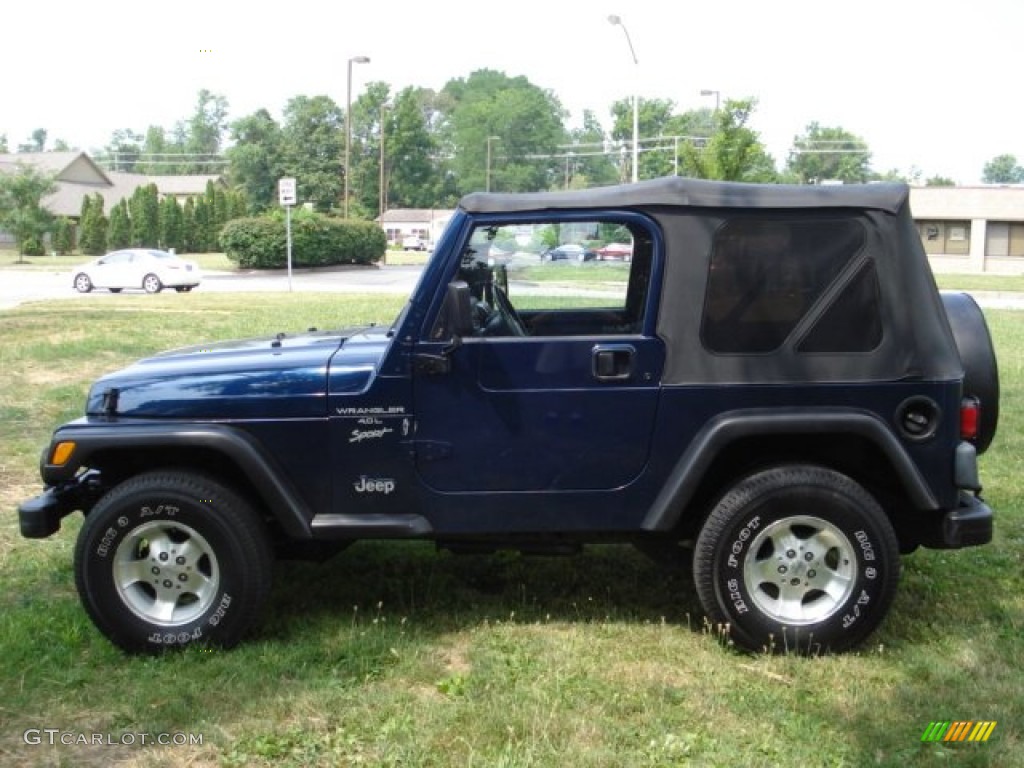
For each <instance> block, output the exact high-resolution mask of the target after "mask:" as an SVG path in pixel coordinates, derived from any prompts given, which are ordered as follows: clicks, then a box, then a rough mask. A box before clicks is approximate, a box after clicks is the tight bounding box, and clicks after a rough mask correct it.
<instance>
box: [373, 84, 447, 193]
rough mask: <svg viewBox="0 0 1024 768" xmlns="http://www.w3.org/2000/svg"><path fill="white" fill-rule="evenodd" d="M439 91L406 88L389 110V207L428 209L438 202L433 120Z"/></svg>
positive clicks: (386, 185)
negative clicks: (432, 129)
mask: <svg viewBox="0 0 1024 768" xmlns="http://www.w3.org/2000/svg"><path fill="white" fill-rule="evenodd" d="M436 103H437V94H436V93H435V92H434V91H432V90H428V89H425V88H412V87H409V88H404V89H403V90H401V91H399V92H398V93H397V94H395V99H394V104H393V106H392V108H391V109H390V110H389V111H388V112H386V121H385V122H386V128H385V130H386V134H385V138H384V145H385V146H384V173H385V179H384V189H385V193H386V194H385V196H384V199H385V203H386V204H388V205H387V206H386V207H396V208H429V207H431V206H433V205H435V204H436V201H437V199H438V198H437V196H438V191H439V185H438V178H439V173H438V164H437V161H436V159H435V158H436V155H437V140H436V138H435V136H434V134H433V133H432V131H431V128H430V126H431V122H432V121H433V120H434V119H435V118H436V116H437V109H436Z"/></svg>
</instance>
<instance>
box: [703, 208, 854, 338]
mask: <svg viewBox="0 0 1024 768" xmlns="http://www.w3.org/2000/svg"><path fill="white" fill-rule="evenodd" d="M864 243H865V232H864V227H863V225H862V224H861V222H860V221H858V220H857V219H855V218H853V217H844V218H832V217H829V218H822V219H810V220H808V219H807V218H803V219H799V220H798V219H786V218H764V217H749V218H748V217H737V218H734V219H731V220H729V221H728V222H726V223H725V224H724V225H723V226H722V227H721V228H720V229H719V230H718V232H717V233H716V235H715V238H714V242H713V243H712V253H711V261H710V274H709V277H708V289H707V295H706V298H705V304H704V317H703V320H702V323H701V340H702V342H703V344H704V346H705V347H706V348H707V349H708V350H709V351H711V352H717V353H721V354H757V353H765V352H771V351H773V350H775V349H778V348H779V347H780V346H782V344H783V343H784V342H785V341H786V339H787V338H788V337H789V336H790V334H791V333H792V332H793V330H794V328H796V326H797V325H798V324H799V323H800V321H801V319H803V317H804V316H805V315H806V314H807V312H808V311H809V310H810V309H811V307H812V306H813V305H814V303H815V302H816V301H817V300H818V299H819V298H820V297H821V295H822V294H823V293H824V291H825V290H826V289H827V288H828V286H829V285H830V284H831V283H832V282H833V281H834V280H835V279H836V277H837V276H838V275H839V274H840V272H842V270H843V268H844V267H846V265H847V264H849V263H850V261H851V260H853V259H854V258H856V257H857V255H858V254H859V253H860V251H861V250H862V249H863V247H864Z"/></svg>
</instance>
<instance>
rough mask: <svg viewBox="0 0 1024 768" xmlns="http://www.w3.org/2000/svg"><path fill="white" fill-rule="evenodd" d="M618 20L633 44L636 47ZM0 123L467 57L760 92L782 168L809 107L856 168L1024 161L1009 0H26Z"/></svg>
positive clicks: (1020, 23)
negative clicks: (843, 143) (847, 145)
mask: <svg viewBox="0 0 1024 768" xmlns="http://www.w3.org/2000/svg"><path fill="white" fill-rule="evenodd" d="M610 14H617V15H619V16H620V17H621V19H622V22H623V24H624V25H625V28H626V29H627V30H628V32H629V36H630V38H631V40H632V43H633V47H634V49H635V51H636V55H637V58H638V60H639V63H638V64H634V63H633V59H632V57H631V55H630V51H629V46H628V45H627V42H626V38H625V36H624V35H623V32H622V29H621V28H620V27H617V26H613V25H612V24H610V23H609V21H608V16H609V15H610ZM0 29H2V30H4V34H3V35H2V36H0V37H2V42H0V73H3V75H2V83H3V84H2V86H0V134H6V135H7V141H8V145H9V146H10V148H11V149H12V150H13V149H14V148H15V147H16V146H17V145H18V144H20V143H25V142H27V141H28V140H29V135H30V134H31V132H32V131H33V130H35V129H36V128H45V129H46V130H47V132H48V138H49V141H50V142H51V144H52V142H53V141H54V140H56V139H64V140H65V141H67V142H68V143H69V144H71V145H72V146H74V147H78V148H81V149H85V150H94V149H99V148H102V147H103V146H104V145H106V144H107V143H108V142H109V140H110V136H111V134H112V133H113V132H114V131H115V130H116V129H119V128H130V129H132V130H135V131H137V132H138V133H144V132H145V130H146V128H147V127H148V126H150V125H161V126H163V127H165V128H166V129H168V130H170V129H171V128H172V127H173V126H174V124H175V123H176V122H178V121H179V120H184V119H186V118H188V117H189V116H190V115H191V114H192V112H193V111H194V109H195V105H196V101H197V94H198V92H199V90H200V89H202V88H206V89H209V90H210V91H212V92H214V93H216V94H221V95H223V96H225V97H226V98H227V101H228V104H229V119H237V118H239V117H242V116H244V115H248V114H251V113H252V112H254V111H256V110H257V109H260V108H266V109H267V110H269V111H270V113H271V114H272V115H274V116H275V117H278V118H280V115H281V112H282V110H283V108H284V105H285V103H286V102H287V101H288V99H289V98H291V97H293V96H296V95H300V94H305V95H308V96H315V95H319V94H326V95H328V96H330V97H331V98H333V99H334V100H335V101H336V102H337V103H339V104H341V105H344V104H345V102H346V97H347V86H346V79H347V63H348V60H349V59H350V58H352V57H354V56H367V57H369V58H370V62H369V63H366V64H355V65H353V70H352V98H353V100H355V99H356V98H357V97H358V96H359V94H360V93H361V92H362V90H363V88H364V87H365V85H366V83H367V82H371V81H384V82H387V83H389V84H390V85H391V86H392V92H393V93H394V92H396V91H398V90H400V89H402V88H404V87H406V86H410V85H412V86H421V87H426V88H433V89H440V88H442V87H443V86H444V84H445V83H446V82H447V81H448V80H450V79H452V78H465V77H468V76H469V74H470V73H472V72H473V71H475V70H478V69H484V68H488V69H494V70H498V71H501V72H504V73H505V74H507V75H509V76H511V77H515V76H520V75H523V76H525V77H527V78H528V79H529V80H530V82H532V83H533V84H535V85H537V86H539V87H541V88H545V89H548V90H550V91H552V92H554V94H555V95H556V96H557V97H558V98H559V100H560V101H561V103H562V105H563V106H564V107H565V108H566V109H567V110H568V111H569V114H570V118H569V120H568V126H569V127H570V128H572V127H577V126H579V125H580V124H581V122H582V115H583V110H584V109H590V110H592V111H594V112H595V114H596V115H597V116H598V118H599V119H600V120H601V121H602V122H603V123H604V125H605V127H606V128H609V127H610V125H611V117H610V114H609V110H610V107H611V104H612V103H613V102H614V101H616V100H618V99H622V98H626V97H629V96H631V95H632V94H633V93H634V91H635V92H636V93H638V94H639V96H640V98H641V99H644V98H659V99H669V100H671V101H673V102H674V103H675V104H676V107H677V110H678V111H684V110H687V109H697V108H700V107H713V106H714V100H715V97H714V96H701V95H700V92H701V90H714V91H718V92H719V93H720V94H721V99H722V100H723V101H724V100H725V99H727V98H737V99H739V98H748V97H753V98H755V99H757V108H756V111H755V112H754V114H753V116H752V118H751V121H750V127H752V128H753V129H754V130H755V131H757V132H758V133H759V134H760V138H761V140H762V141H763V142H764V143H765V145H766V147H767V148H768V151H769V152H770V153H771V154H772V156H773V157H774V158H775V159H776V162H777V164H778V165H779V166H780V167H781V166H782V164H784V162H785V160H786V157H787V155H788V152H789V149H790V147H791V146H792V143H793V139H794V137H796V136H798V135H800V134H802V133H804V132H805V130H806V127H807V125H808V124H809V123H811V122H812V121H816V122H818V123H819V124H821V125H822V126H829V127H841V128H843V129H845V130H847V131H849V132H851V133H853V134H855V135H857V136H860V137H861V138H862V139H864V140H865V141H866V142H867V144H868V146H869V148H870V150H871V152H872V167H873V169H874V170H876V171H879V172H885V171H888V170H891V169H895V170H898V171H900V172H902V173H904V174H909V173H911V172H912V171H913V170H917V171H920V173H921V174H922V175H923V178H927V177H930V176H936V175H941V176H946V177H949V178H952V179H953V180H954V181H956V182H957V183H960V184H965V185H969V184H977V183H979V182H980V180H981V174H982V169H983V167H984V165H985V163H986V162H987V161H989V160H991V159H992V158H993V157H995V156H997V155H1001V154H1012V155H1015V156H1016V157H1017V158H1018V161H1019V162H1021V163H1022V164H1024V120H1022V118H1024V97H1022V95H1021V93H1022V91H1021V75H1022V71H1024V64H1022V60H1021V58H1020V53H1019V49H1020V40H1021V37H1020V36H1021V30H1022V29H1024V0H973V1H972V2H967V3H965V2H962V1H958V2H951V1H949V0H858V1H857V2H855V3H854V2H843V3H838V2H827V1H826V0H772V1H771V2H768V1H767V0H720V2H717V3H682V2H673V0H630V2H626V1H625V0H596V1H595V0H516V2H513V3H493V2H490V3H489V2H480V1H479V0H477V1H476V2H466V1H465V0H448V1H446V0H434V2H423V1H422V0H416V1H415V2H414V1H412V0H390V2H385V1H383V0H362V1H360V2H352V0H348V1H345V0H334V1H333V2H326V1H324V0H288V2H282V3H263V2H257V3H254V2H240V1H239V0H168V2H159V3H157V2H144V3H143V2H138V1H137V0H133V1H131V2H126V1H124V0H92V1H91V2H82V0H38V2H36V3H27V2H18V3H13V4H5V7H4V9H3V10H2V11H0Z"/></svg>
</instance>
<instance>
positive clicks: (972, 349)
mask: <svg viewBox="0 0 1024 768" xmlns="http://www.w3.org/2000/svg"><path fill="white" fill-rule="evenodd" d="M942 303H943V304H944V305H945V306H946V315H947V316H948V317H949V325H950V327H951V328H952V330H953V338H954V339H955V340H956V348H957V352H959V353H960V362H961V363H962V364H963V367H964V397H976V398H978V401H979V402H980V403H981V419H980V421H979V423H978V439H977V440H975V445H976V446H977V449H978V453H984V452H985V450H986V449H987V448H988V447H989V445H990V444H991V443H992V438H994V437H995V436H996V427H997V425H998V424H999V368H998V366H997V364H996V352H995V349H994V348H993V346H992V336H991V335H990V334H989V331H988V324H987V323H986V322H985V315H984V313H982V311H981V307H979V306H978V303H977V302H976V301H975V300H974V298H973V297H972V296H970V295H969V294H966V293H960V292H953V291H943V293H942Z"/></svg>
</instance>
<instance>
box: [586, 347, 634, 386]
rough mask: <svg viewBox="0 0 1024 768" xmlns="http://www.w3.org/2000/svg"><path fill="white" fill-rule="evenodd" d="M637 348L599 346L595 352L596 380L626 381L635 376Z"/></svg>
mask: <svg viewBox="0 0 1024 768" xmlns="http://www.w3.org/2000/svg"><path fill="white" fill-rule="evenodd" d="M635 357H636V348H635V347H633V346H632V345H631V344H598V345H597V346H595V347H594V352H593V361H594V365H593V372H594V378H595V379H598V380H600V381H625V380H626V379H628V378H629V377H630V376H632V375H633V359H634V358H635Z"/></svg>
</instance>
